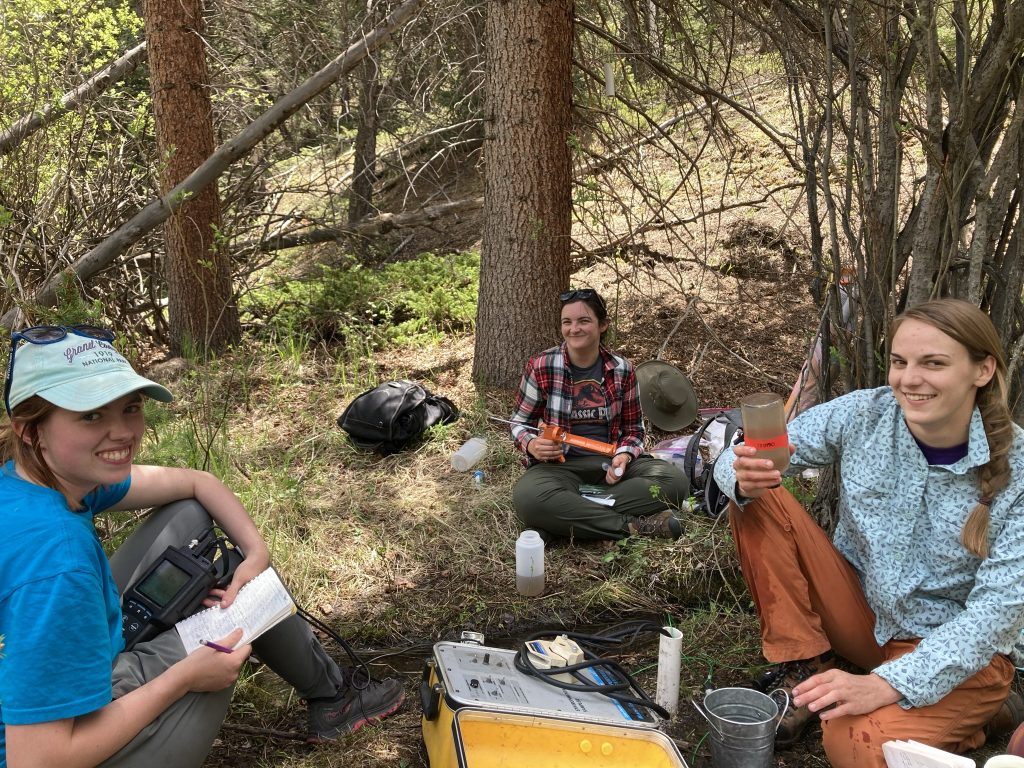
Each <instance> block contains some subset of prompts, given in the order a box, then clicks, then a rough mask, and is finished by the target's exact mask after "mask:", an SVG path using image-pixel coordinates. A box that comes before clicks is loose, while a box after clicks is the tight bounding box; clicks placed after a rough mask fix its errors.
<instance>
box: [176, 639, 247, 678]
mask: <svg viewBox="0 0 1024 768" xmlns="http://www.w3.org/2000/svg"><path fill="white" fill-rule="evenodd" d="M242 634H243V633H242V630H241V629H235V630H233V631H232V632H231V633H230V634H228V635H226V636H224V637H221V638H218V639H217V640H205V639H204V640H203V641H202V644H203V645H204V646H205V648H198V649H197V650H195V651H194V652H193V653H190V654H189V655H188V656H186V657H185V658H184V659H182V660H181V661H179V662H178V663H177V664H175V665H174V666H173V667H171V669H170V670H168V672H171V670H178V671H179V672H178V673H179V674H181V675H183V676H184V684H185V686H187V689H188V690H189V691H220V690H223V689H224V688H227V687H228V686H229V685H232V684H233V683H234V682H235V681H236V680H237V679H238V674H239V672H240V671H241V669H242V665H243V664H245V660H246V659H248V658H249V654H250V653H252V646H251V645H248V644H247V643H246V644H242V645H239V643H240V642H241V640H242ZM206 648H209V649H210V650H209V651H207V650H206Z"/></svg>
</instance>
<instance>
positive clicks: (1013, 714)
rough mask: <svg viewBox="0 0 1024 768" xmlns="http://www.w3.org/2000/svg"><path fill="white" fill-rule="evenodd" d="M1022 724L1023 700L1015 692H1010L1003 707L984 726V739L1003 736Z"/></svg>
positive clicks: (1023, 720) (1023, 715) (1023, 716)
mask: <svg viewBox="0 0 1024 768" xmlns="http://www.w3.org/2000/svg"><path fill="white" fill-rule="evenodd" d="M1022 722H1024V698H1021V695H1020V694H1019V693H1017V692H1016V691H1010V695H1009V696H1007V697H1006V701H1004V702H1003V706H1001V707H1000V708H999V711H998V712H996V714H995V716H994V717H993V718H992V719H991V720H989V721H988V723H986V725H985V738H986V739H994V738H996V737H998V736H1005V735H1006V734H1008V733H1009V732H1010V731H1012V730H1015V729H1016V728H1017V726H1019V725H1020V724H1021V723H1022Z"/></svg>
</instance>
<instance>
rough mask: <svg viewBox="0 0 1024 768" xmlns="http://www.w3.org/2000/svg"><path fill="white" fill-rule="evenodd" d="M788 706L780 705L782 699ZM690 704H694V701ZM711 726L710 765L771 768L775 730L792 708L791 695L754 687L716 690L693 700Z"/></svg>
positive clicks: (716, 766) (734, 767)
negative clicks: (699, 701)
mask: <svg viewBox="0 0 1024 768" xmlns="http://www.w3.org/2000/svg"><path fill="white" fill-rule="evenodd" d="M780 695H781V697H782V698H783V699H784V700H785V703H783V704H782V705H781V708H780V705H779V702H778V701H776V698H777V697H778V696H780ZM691 701H693V700H692V699H691ZM693 705H694V706H695V707H696V708H697V711H699V712H700V713H701V714H702V715H703V716H704V719H705V720H707V721H708V723H709V724H710V725H711V733H710V737H711V762H712V764H713V765H714V766H715V768H769V767H770V766H771V765H772V759H773V758H774V756H775V731H776V730H778V727H779V723H781V722H782V718H783V717H784V716H785V714H786V710H787V709H789V694H788V693H787V692H786V691H785V690H783V689H781V688H780V689H777V690H774V691H772V692H771V693H770V694H764V693H761V692H760V691H755V690H754V689H753V688H716V689H715V690H712V691H708V692H707V693H706V694H704V703H703V704H698V703H697V702H696V701H693Z"/></svg>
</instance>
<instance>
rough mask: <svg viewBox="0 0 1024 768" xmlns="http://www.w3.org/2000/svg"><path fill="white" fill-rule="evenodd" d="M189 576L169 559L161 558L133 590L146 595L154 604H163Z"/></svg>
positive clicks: (183, 584)
mask: <svg viewBox="0 0 1024 768" xmlns="http://www.w3.org/2000/svg"><path fill="white" fill-rule="evenodd" d="M189 578H190V576H189V574H188V572H187V571H185V570H183V569H181V568H179V567H178V566H176V565H175V564H174V563H172V562H170V561H169V560H163V561H161V562H160V564H159V565H157V567H156V568H154V569H153V572H152V573H151V574H149V576H147V577H146V578H145V579H143V580H142V581H141V582H139V583H138V584H137V585H136V586H135V591H136V592H138V593H139V594H141V595H143V596H145V597H148V598H149V599H150V600H152V601H153V602H154V603H155V604H156V605H158V606H164V605H166V604H167V603H168V602H169V601H170V600H171V598H173V597H174V596H175V595H176V594H178V591H179V590H180V589H181V588H182V587H183V586H185V585H186V584H188V582H189Z"/></svg>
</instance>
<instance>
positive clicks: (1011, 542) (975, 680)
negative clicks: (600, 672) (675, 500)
mask: <svg viewBox="0 0 1024 768" xmlns="http://www.w3.org/2000/svg"><path fill="white" fill-rule="evenodd" d="M890 339H891V344H892V351H891V354H890V358H889V386H887V387H880V388H878V389H872V390H861V391H856V392H852V393H850V394H848V395H845V396H843V397H839V398H836V399H834V400H832V401H830V402H828V403H825V404H823V405H820V406H817V407H815V408H812V409H810V410H809V411H807V412H806V413H804V414H802V415H801V416H799V417H798V418H797V419H795V420H794V421H793V422H792V424H791V425H790V429H789V437H790V442H791V443H792V445H791V447H790V450H792V451H794V454H793V460H792V463H791V470H792V471H795V472H799V471H801V470H803V469H806V468H808V467H821V466H825V465H828V464H838V465H839V500H838V507H837V510H836V512H837V515H836V516H837V521H838V523H837V527H836V531H835V534H834V536H833V538H832V540H831V541H830V540H829V539H828V537H827V536H826V535H825V533H824V532H823V531H822V530H821V528H819V527H818V526H817V525H816V524H815V523H814V521H813V520H812V519H811V518H810V516H809V515H807V513H806V512H805V511H804V510H803V508H802V507H801V506H800V504H799V503H798V502H797V501H796V500H795V499H794V498H793V496H791V495H790V494H789V493H788V492H787V491H786V490H784V489H782V488H779V487H777V486H778V485H779V483H780V482H781V477H780V475H779V472H778V471H776V470H775V469H773V468H772V464H771V462H770V461H766V460H764V459H757V458H755V451H754V450H753V449H752V448H749V447H746V446H743V445H739V446H736V447H735V448H733V449H732V450H730V451H727V452H725V453H724V454H723V458H722V459H721V460H719V461H718V462H717V463H716V466H715V479H716V480H717V481H718V483H719V485H720V486H721V487H722V488H723V489H725V490H726V492H728V493H729V494H730V496H731V497H732V498H733V499H734V501H735V502H736V504H733V505H730V522H731V525H732V528H733V534H734V538H735V540H736V546H737V550H738V552H739V556H740V562H741V564H742V567H743V574H744V578H745V579H746V581H747V584H748V585H749V587H750V591H751V594H752V595H753V597H754V602H755V604H756V606H757V609H758V615H759V617H760V620H761V634H762V646H763V653H764V656H765V658H767V659H768V660H769V661H773V662H782V663H781V664H779V665H778V666H777V667H775V668H773V669H771V670H769V672H768V673H767V674H766V675H765V676H764V677H763V678H762V680H761V681H760V685H761V686H763V687H766V688H771V687H783V688H791V689H792V692H793V694H794V698H793V704H794V707H793V708H792V709H791V711H790V713H789V714H787V715H786V717H785V718H784V720H783V722H782V724H781V727H780V729H779V738H778V740H777V744H779V743H782V744H786V743H790V742H793V741H795V740H796V739H797V738H798V737H799V735H800V733H801V732H802V731H803V729H804V726H805V725H807V724H808V722H810V721H811V720H812V719H813V717H814V715H819V716H820V719H821V725H822V739H823V743H824V747H825V751H826V753H827V755H828V758H829V761H830V762H831V764H832V765H833V766H878V767H879V768H882V767H883V766H885V765H886V763H885V759H884V756H883V753H882V744H883V743H884V742H886V741H890V740H900V739H913V740H915V741H918V742H923V743H925V744H929V745H932V746H935V747H939V748H941V749H945V750H948V751H952V752H963V751H966V750H970V749H976V748H977V747H979V746H981V745H982V744H984V743H985V739H986V737H987V736H993V735H996V734H999V733H1005V732H1006V731H1007V730H1009V729H1010V728H1011V727H1013V726H1014V725H1015V724H1016V723H1017V722H1019V720H1020V719H1021V717H1022V715H1024V707H1022V705H1021V701H1020V698H1019V697H1018V696H1017V694H1013V695H1012V696H1011V695H1008V694H1009V692H1010V686H1011V682H1012V681H1013V678H1014V665H1015V664H1020V663H1021V659H1020V658H1016V657H1015V645H1016V644H1017V643H1018V642H1019V640H1020V637H1021V629H1022V627H1024V507H1022V504H1024V440H1022V437H1024V432H1022V430H1021V429H1020V428H1019V427H1017V426H1016V425H1015V424H1014V423H1013V421H1012V419H1011V415H1010V411H1009V408H1008V406H1007V393H1006V386H1007V382H1006V363H1005V360H1004V356H1003V350H1002V347H1001V344H1000V341H999V336H998V334H997V333H996V329H995V327H994V326H993V325H992V322H991V321H990V320H989V318H988V317H987V316H986V315H985V314H984V313H983V312H981V311H980V310H979V309H977V308H976V307H974V306H973V305H971V304H968V303H966V302H963V301H959V300H956V299H941V300H936V301H929V302H926V303H924V304H920V305H918V306H916V307H914V308H912V309H910V310H908V311H907V312H906V313H904V314H903V315H901V316H900V317H898V318H897V319H896V321H895V323H894V325H893V329H892V332H891V334H890ZM833 653H834V654H835V656H839V657H842V658H844V659H846V660H847V661H848V662H850V663H851V664H852V665H853V666H855V667H857V668H859V669H860V670H863V671H864V673H856V674H855V673H850V672H846V671H842V670H840V669H838V668H836V665H835V658H834V656H833Z"/></svg>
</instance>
